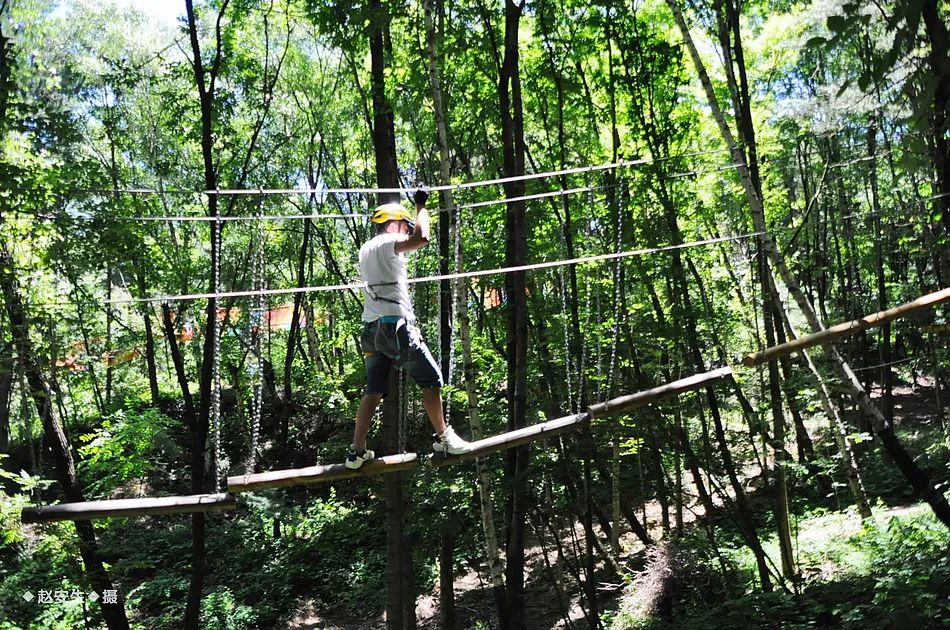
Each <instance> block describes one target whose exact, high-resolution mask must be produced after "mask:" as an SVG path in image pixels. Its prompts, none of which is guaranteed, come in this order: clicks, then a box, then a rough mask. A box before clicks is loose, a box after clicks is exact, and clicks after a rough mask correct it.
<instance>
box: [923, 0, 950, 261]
mask: <svg viewBox="0 0 950 630" xmlns="http://www.w3.org/2000/svg"><path fill="white" fill-rule="evenodd" d="M939 5H940V2H938V1H937V0H924V1H923V2H922V3H921V15H922V17H923V18H924V26H925V29H926V33H927V38H928V39H929V40H930V52H929V54H928V55H927V59H928V61H929V62H930V70H931V72H933V75H934V77H935V78H936V83H937V85H936V89H935V90H934V96H933V113H932V117H931V121H932V123H931V126H932V134H931V135H930V137H931V138H932V139H933V142H934V149H935V151H934V153H935V155H934V165H935V166H936V167H937V189H938V190H939V191H940V194H941V197H940V199H937V200H935V202H934V203H936V204H937V206H938V207H939V208H940V209H941V211H942V212H941V217H942V219H941V223H942V224H943V229H944V231H945V232H947V234H948V235H950V141H948V140H947V126H948V125H950V32H948V30H947V25H946V23H945V22H944V21H943V20H942V19H941V17H940V9H939ZM944 8H946V6H944ZM947 259H948V255H947V252H946V250H944V253H943V256H942V258H941V261H942V263H943V264H944V265H946V264H947ZM948 271H950V270H948Z"/></svg>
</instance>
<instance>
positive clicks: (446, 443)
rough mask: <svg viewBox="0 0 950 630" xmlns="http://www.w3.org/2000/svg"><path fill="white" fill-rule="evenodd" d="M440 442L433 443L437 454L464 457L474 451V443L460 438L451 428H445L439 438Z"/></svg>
mask: <svg viewBox="0 0 950 630" xmlns="http://www.w3.org/2000/svg"><path fill="white" fill-rule="evenodd" d="M437 437H438V438H439V441H438V442H433V444H432V450H433V451H435V452H436V453H447V454H449V455H462V454H463V453H470V452H471V451H472V443H471V442H466V441H465V440H463V439H462V438H460V437H459V436H458V434H457V433H456V432H455V429H453V428H452V427H450V426H446V427H445V431H444V432H443V433H442V435H439V436H437Z"/></svg>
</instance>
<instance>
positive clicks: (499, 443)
mask: <svg viewBox="0 0 950 630" xmlns="http://www.w3.org/2000/svg"><path fill="white" fill-rule="evenodd" d="M730 376H732V369H731V368H728V367H724V368H719V369H717V370H713V371H711V372H705V373H703V374H697V375H695V376H690V377H689V378H684V379H680V380H678V381H673V382H671V383H667V384H665V385H661V386H659V387H654V388H652V389H648V390H646V391H642V392H637V393H636V394H631V395H629V396H621V397H620V398H614V399H612V400H608V401H606V402H602V403H598V404H596V405H592V406H591V407H589V408H588V410H587V413H579V414H575V415H573V416H565V417H563V418H557V419H555V420H549V421H548V422H541V423H538V424H534V425H531V426H530V427H524V428H523V429H518V430H516V431H509V432H508V433H501V434H499V435H494V436H492V437H488V438H485V439H484V440H478V441H476V442H472V446H473V447H474V448H473V450H472V451H471V452H469V453H465V454H464V455H443V454H435V455H433V456H432V457H430V458H429V465H430V466H432V467H433V468H440V467H442V466H451V465H452V464H457V463H459V462H464V461H466V460H469V459H475V458H476V457H482V456H484V455H488V454H490V453H494V452H497V451H503V450H508V449H509V448H514V447H515V446H520V445H522V444H527V443H528V442H534V441H536V440H541V439H545V438H549V437H552V436H555V435H560V434H561V433H567V432H568V431H573V430H575V429H579V428H581V427H582V426H583V425H585V424H587V423H588V422H589V421H590V419H591V418H599V417H602V416H609V415H614V414H618V413H624V412H626V411H630V410H631V409H636V408H637V407H643V406H644V405H649V404H651V403H654V402H657V401H660V400H664V399H666V398H672V397H673V396H676V395H677V394H680V393H682V392H686V391H691V390H694V389H699V388H701V387H705V386H707V385H712V384H713V383H717V382H719V381H721V380H723V379H726V378H729V377H730Z"/></svg>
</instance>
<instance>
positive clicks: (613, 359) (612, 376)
mask: <svg viewBox="0 0 950 630" xmlns="http://www.w3.org/2000/svg"><path fill="white" fill-rule="evenodd" d="M620 192H621V190H620V189H618V190H617V193H618V194H619V193H620ZM622 245H623V208H622V207H621V204H617V238H616V245H615V251H617V252H621V251H623V250H622V249H621V246H622ZM622 264H623V260H621V259H620V258H618V259H617V261H616V265H615V266H614V318H613V319H614V325H613V330H612V331H611V335H612V338H613V343H612V345H611V348H610V365H609V367H608V369H607V395H608V396H613V395H614V385H615V381H616V377H617V374H616V370H617V345H618V342H619V338H620V320H621V318H622V317H623V313H621V312H620V272H621V265H622Z"/></svg>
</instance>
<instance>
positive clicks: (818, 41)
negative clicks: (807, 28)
mask: <svg viewBox="0 0 950 630" xmlns="http://www.w3.org/2000/svg"><path fill="white" fill-rule="evenodd" d="M827 43H828V40H827V39H825V38H824V37H821V36H818V37H812V38H811V39H809V40H808V41H807V42H805V48H821V47H823V46H825V45H826V44H827Z"/></svg>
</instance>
